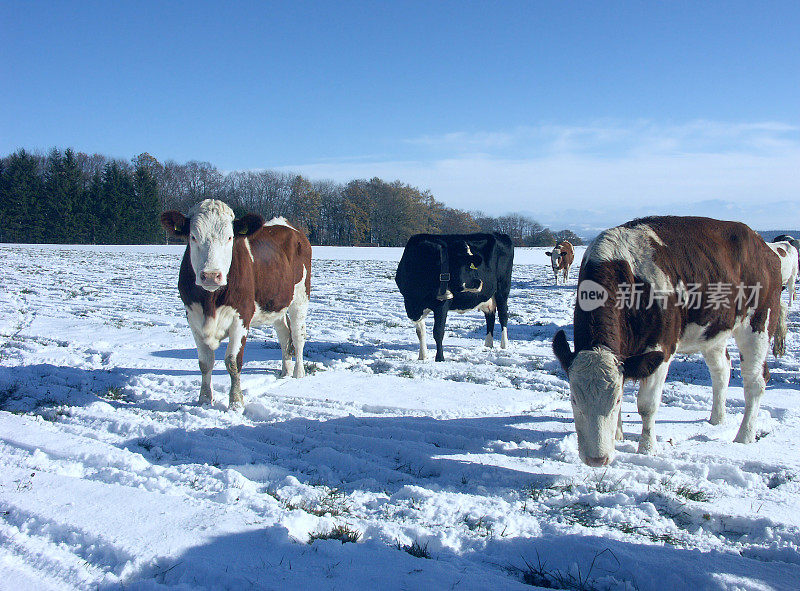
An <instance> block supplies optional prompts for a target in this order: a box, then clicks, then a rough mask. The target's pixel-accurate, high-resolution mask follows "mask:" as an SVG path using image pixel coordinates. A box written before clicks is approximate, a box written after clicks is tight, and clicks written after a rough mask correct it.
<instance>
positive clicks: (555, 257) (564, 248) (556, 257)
mask: <svg viewBox="0 0 800 591" xmlns="http://www.w3.org/2000/svg"><path fill="white" fill-rule="evenodd" d="M544 254H546V255H547V256H549V257H550V264H551V265H552V266H553V275H555V276H556V285H558V272H559V271H563V275H564V283H566V282H567V278H568V277H569V268H570V267H571V266H572V263H573V261H574V260H575V250H574V249H573V248H572V244H571V243H569V242H568V241H566V240H564V241H563V242H561V243H558V242H556V246H555V248H554V249H553V250H550V251H547V252H546V253H544Z"/></svg>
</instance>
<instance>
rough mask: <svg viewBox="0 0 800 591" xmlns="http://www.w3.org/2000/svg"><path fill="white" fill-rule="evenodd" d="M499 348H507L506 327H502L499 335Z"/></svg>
mask: <svg viewBox="0 0 800 591" xmlns="http://www.w3.org/2000/svg"><path fill="white" fill-rule="evenodd" d="M500 348H501V349H508V327H507V326H504V327H503V334H502V335H501V336H500Z"/></svg>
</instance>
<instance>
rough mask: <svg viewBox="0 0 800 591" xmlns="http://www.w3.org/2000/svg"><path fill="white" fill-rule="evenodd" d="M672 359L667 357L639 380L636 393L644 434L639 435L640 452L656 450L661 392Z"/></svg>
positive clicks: (649, 452)
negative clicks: (657, 416)
mask: <svg viewBox="0 0 800 591" xmlns="http://www.w3.org/2000/svg"><path fill="white" fill-rule="evenodd" d="M670 361H671V358H670V359H665V360H664V362H663V363H662V364H661V365H659V366H658V367H657V368H656V370H655V371H654V372H653V373H652V374H651V375H649V376H647V377H646V378H644V379H643V380H640V381H639V391H638V392H637V393H636V406H637V408H638V410H639V416H640V417H641V418H642V435H641V436H640V437H639V449H638V452H639V453H640V454H652V453H654V452H655V451H656V449H657V448H656V434H655V423H656V412H658V407H659V406H660V405H661V394H662V392H663V391H664V382H665V381H666V379H667V372H668V371H669V364H670Z"/></svg>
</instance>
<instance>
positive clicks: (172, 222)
mask: <svg viewBox="0 0 800 591" xmlns="http://www.w3.org/2000/svg"><path fill="white" fill-rule="evenodd" d="M161 225H162V226H164V229H165V230H166V231H167V234H169V235H170V236H176V237H178V238H186V237H188V236H189V218H187V217H186V216H185V215H183V214H182V213H181V212H179V211H174V210H173V211H165V212H164V213H162V214H161Z"/></svg>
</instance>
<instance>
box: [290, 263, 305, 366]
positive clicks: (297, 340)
mask: <svg viewBox="0 0 800 591" xmlns="http://www.w3.org/2000/svg"><path fill="white" fill-rule="evenodd" d="M307 275H308V271H307V270H306V267H305V265H303V276H302V277H301V278H300V281H299V282H298V283H296V284H295V286H294V295H293V296H292V302H291V303H290V304H289V309H288V310H287V312H286V315H287V316H288V318H289V330H290V331H291V333H292V346H293V347H294V360H295V362H294V377H296V378H302V377H303V376H304V375H305V373H306V370H305V366H304V365H303V348H304V347H305V344H306V315H307V314H308V294H307V293H306V276H307Z"/></svg>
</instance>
